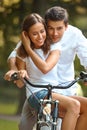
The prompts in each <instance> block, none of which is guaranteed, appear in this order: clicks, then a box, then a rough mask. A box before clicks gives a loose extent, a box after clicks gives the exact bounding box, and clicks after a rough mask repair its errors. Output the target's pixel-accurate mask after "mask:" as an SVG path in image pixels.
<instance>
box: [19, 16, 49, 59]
mask: <svg viewBox="0 0 87 130" xmlns="http://www.w3.org/2000/svg"><path fill="white" fill-rule="evenodd" d="M38 22H39V23H42V24H43V25H44V28H45V29H46V40H45V43H44V44H43V45H42V47H41V49H42V50H43V52H44V54H47V52H48V51H49V50H50V44H51V41H50V40H49V37H48V35H47V28H46V24H45V21H44V19H43V18H42V17H41V16H40V15H38V14H36V13H32V14H30V15H28V16H27V17H25V19H24V21H23V23H22V31H26V32H28V31H29V29H30V27H31V26H32V25H34V24H36V23H38ZM31 48H32V49H34V48H35V46H34V44H33V42H32V41H31ZM18 55H19V56H21V57H26V56H27V52H26V50H25V49H24V46H23V44H21V46H20V47H19V49H18Z"/></svg>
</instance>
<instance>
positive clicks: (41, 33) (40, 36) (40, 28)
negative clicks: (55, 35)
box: [28, 22, 46, 48]
mask: <svg viewBox="0 0 87 130" xmlns="http://www.w3.org/2000/svg"><path fill="white" fill-rule="evenodd" d="M28 35H29V38H30V39H31V41H32V42H33V43H34V45H35V48H40V47H41V46H42V45H43V44H44V41H45V39H46V30H45V28H44V25H43V24H42V23H39V22H38V23H36V24H34V25H32V26H31V27H30V28H29V31H28Z"/></svg>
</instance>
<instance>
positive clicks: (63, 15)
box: [45, 6, 68, 24]
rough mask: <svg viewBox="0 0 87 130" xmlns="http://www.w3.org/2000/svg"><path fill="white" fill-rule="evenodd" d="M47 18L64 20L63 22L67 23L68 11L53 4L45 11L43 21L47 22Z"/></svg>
mask: <svg viewBox="0 0 87 130" xmlns="http://www.w3.org/2000/svg"><path fill="white" fill-rule="evenodd" d="M49 20H52V21H62V20H63V21H64V23H65V24H67V23H68V12H67V10H66V9H64V8H62V7H60V6H54V7H51V8H49V9H48V10H47V11H46V13H45V22H46V24H47V23H48V21H49Z"/></svg>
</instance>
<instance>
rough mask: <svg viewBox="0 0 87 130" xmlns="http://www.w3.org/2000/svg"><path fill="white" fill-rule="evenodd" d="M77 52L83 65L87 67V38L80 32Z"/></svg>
mask: <svg viewBox="0 0 87 130" xmlns="http://www.w3.org/2000/svg"><path fill="white" fill-rule="evenodd" d="M76 52H77V56H78V58H79V59H80V63H81V65H83V66H84V67H87V38H86V37H85V36H84V35H83V34H82V32H79V33H78V36H77V47H76Z"/></svg>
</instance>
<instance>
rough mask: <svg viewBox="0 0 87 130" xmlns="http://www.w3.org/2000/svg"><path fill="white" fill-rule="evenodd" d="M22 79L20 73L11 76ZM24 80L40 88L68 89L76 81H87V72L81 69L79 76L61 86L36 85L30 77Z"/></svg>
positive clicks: (14, 78) (12, 78)
mask: <svg viewBox="0 0 87 130" xmlns="http://www.w3.org/2000/svg"><path fill="white" fill-rule="evenodd" d="M18 79H20V77H19V75H18V73H14V74H13V75H12V76H11V80H18ZM24 80H25V81H26V83H28V84H29V85H31V86H32V87H38V88H48V89H49V88H51V89H54V88H55V89H67V88H69V87H71V86H72V85H74V84H75V83H76V82H78V81H79V80H83V81H85V82H87V73H86V72H84V71H81V72H80V75H79V77H78V78H76V79H74V80H73V81H72V82H71V83H69V84H68V85H66V86H60V85H57V86H54V85H51V84H47V85H39V84H37V85H35V84H32V83H31V82H30V81H29V80H28V79H26V78H24Z"/></svg>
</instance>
